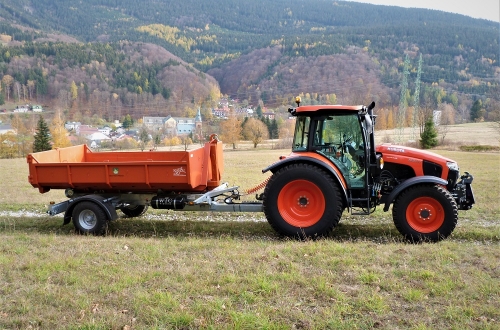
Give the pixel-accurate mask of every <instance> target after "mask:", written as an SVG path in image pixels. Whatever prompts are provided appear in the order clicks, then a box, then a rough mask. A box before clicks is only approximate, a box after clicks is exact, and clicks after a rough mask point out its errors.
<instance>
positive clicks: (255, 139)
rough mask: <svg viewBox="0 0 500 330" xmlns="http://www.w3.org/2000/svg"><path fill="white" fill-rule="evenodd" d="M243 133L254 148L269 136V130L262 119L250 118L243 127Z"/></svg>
mask: <svg viewBox="0 0 500 330" xmlns="http://www.w3.org/2000/svg"><path fill="white" fill-rule="evenodd" d="M243 135H244V136H246V137H247V138H248V139H250V141H252V143H253V147H254V148H257V145H258V144H260V143H262V141H264V140H265V139H268V138H269V130H268V129H267V126H266V124H264V123H263V122H262V121H260V120H258V119H255V118H250V119H248V121H247V122H246V123H245V126H244V127H243Z"/></svg>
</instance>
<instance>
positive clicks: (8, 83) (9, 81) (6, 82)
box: [2, 74, 14, 101]
mask: <svg viewBox="0 0 500 330" xmlns="http://www.w3.org/2000/svg"><path fill="white" fill-rule="evenodd" d="M13 83H14V78H12V76H11V75H8V74H6V75H4V76H3V78H2V84H3V85H4V86H5V93H6V94H7V101H10V87H11V86H12V84H13Z"/></svg>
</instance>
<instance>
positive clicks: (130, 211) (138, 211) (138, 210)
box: [120, 205, 148, 218]
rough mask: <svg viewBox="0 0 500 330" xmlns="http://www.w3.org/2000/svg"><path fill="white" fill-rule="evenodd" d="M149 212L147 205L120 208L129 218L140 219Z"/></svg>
mask: <svg viewBox="0 0 500 330" xmlns="http://www.w3.org/2000/svg"><path fill="white" fill-rule="evenodd" d="M147 210H148V206H147V205H124V206H121V207H120V211H122V213H123V214H125V215H126V216H127V217H129V218H135V217H140V216H141V215H143V214H144V213H146V211H147Z"/></svg>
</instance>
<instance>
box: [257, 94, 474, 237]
mask: <svg viewBox="0 0 500 330" xmlns="http://www.w3.org/2000/svg"><path fill="white" fill-rule="evenodd" d="M296 103H297V107H294V108H290V109H288V111H289V113H290V115H291V116H293V117H295V118H296V124H295V132H294V137H293V145H292V152H291V154H289V155H288V156H281V157H280V160H279V161H278V162H276V163H274V164H272V165H270V166H269V167H267V168H265V169H263V170H262V171H263V172H264V173H266V172H269V171H270V172H271V173H272V176H271V177H270V179H269V181H268V182H267V184H266V187H265V190H264V192H263V193H262V194H261V195H260V196H258V197H259V199H261V200H262V202H263V211H264V213H265V216H266V218H267V220H268V222H269V223H270V225H271V226H272V227H273V228H274V229H275V230H276V231H277V232H278V233H280V234H281V235H284V236H288V237H300V238H302V239H304V238H315V237H321V236H326V235H328V234H329V233H330V232H331V231H332V230H333V229H334V228H335V227H336V226H337V224H338V223H339V221H340V218H341V216H342V214H343V212H344V210H346V209H347V210H349V212H350V213H351V214H352V215H369V214H371V213H373V212H374V211H375V210H376V208H377V206H379V205H380V206H383V210H384V211H388V210H389V208H390V205H391V204H392V218H393V221H394V224H395V226H396V228H397V230H398V231H399V232H400V233H401V234H402V235H403V236H404V237H405V239H406V240H408V241H411V242H422V241H430V242H436V241H439V240H442V239H444V238H446V237H448V236H449V235H450V234H451V233H452V232H453V230H454V229H455V226H456V225H457V219H458V210H469V209H470V208H471V207H472V206H473V204H474V202H475V200H474V194H473V191H472V187H471V183H472V180H473V177H472V175H471V174H469V173H468V172H465V173H464V174H463V175H462V176H460V172H459V167H458V164H457V163H456V162H455V161H453V160H451V159H448V158H446V157H443V156H440V155H437V154H435V153H431V152H428V151H424V150H419V149H416V148H411V147H406V146H399V145H393V144H381V145H379V146H376V145H375V137H374V126H375V120H376V116H375V115H374V113H373V109H374V107H375V103H374V102H372V103H371V104H370V105H369V106H343V105H310V106H309V105H305V106H301V105H300V98H296Z"/></svg>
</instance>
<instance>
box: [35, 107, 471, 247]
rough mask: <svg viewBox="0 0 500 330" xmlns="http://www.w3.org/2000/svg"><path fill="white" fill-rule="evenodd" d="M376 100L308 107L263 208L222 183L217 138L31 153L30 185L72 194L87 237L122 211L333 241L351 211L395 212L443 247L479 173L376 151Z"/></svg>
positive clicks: (57, 209) (412, 236) (392, 150)
mask: <svg viewBox="0 0 500 330" xmlns="http://www.w3.org/2000/svg"><path fill="white" fill-rule="evenodd" d="M374 106H375V104H374V103H372V104H371V105H369V106H368V107H366V106H341V105H322V106H300V99H297V107H296V108H291V109H289V112H290V114H291V115H292V116H294V117H296V126H295V134H294V138H293V146H292V152H291V154H290V155H288V156H283V157H280V160H279V161H278V162H276V163H274V164H272V165H271V166H269V167H267V168H265V169H264V170H263V172H264V173H266V172H269V171H270V172H271V173H272V176H271V177H270V178H269V180H268V181H267V182H266V183H265V189H264V192H263V193H262V194H260V195H258V196H257V199H258V201H256V202H244V201H241V200H240V197H241V195H240V193H239V192H238V188H239V187H237V186H233V187H230V186H228V185H227V183H222V184H221V182H220V180H221V177H222V171H223V159H222V155H223V153H222V143H221V142H220V141H219V140H218V139H217V138H216V137H215V136H212V137H211V138H210V141H209V142H207V143H206V144H205V146H204V147H201V148H198V149H195V150H190V151H148V152H98V153H94V152H92V151H91V150H90V149H89V148H87V147H86V146H84V145H81V146H75V147H69V148H61V149H56V150H51V151H45V152H39V153H33V154H30V155H28V163H29V172H30V175H29V182H30V183H31V184H32V185H33V187H36V188H38V189H39V191H40V192H41V193H44V192H47V191H49V190H50V189H65V193H66V196H67V197H68V198H69V199H68V200H67V201H64V202H61V203H58V204H51V205H50V206H49V210H48V213H49V214H50V215H55V214H58V213H62V212H65V215H64V223H65V224H66V223H69V222H71V221H72V222H73V224H74V226H75V228H76V229H77V231H79V232H81V233H93V234H100V233H102V232H103V231H104V230H105V229H106V226H107V223H108V222H109V221H112V220H115V219H117V218H118V214H117V211H116V210H121V212H122V213H124V214H125V215H127V216H130V217H133V216H139V215H141V214H143V213H144V212H146V210H147V208H148V207H153V208H155V209H171V210H176V211H217V212H262V211H263V212H264V214H265V216H266V218H267V220H268V222H269V224H270V225H271V226H272V227H273V228H274V229H275V230H276V231H277V232H278V233H279V234H281V235H284V236H289V237H299V238H307V237H313V238H314V237H319V236H325V235H327V234H329V233H330V232H331V231H332V229H333V228H334V227H335V226H336V225H337V224H338V222H339V220H340V217H341V215H342V213H343V212H344V210H345V209H348V210H349V211H350V212H351V214H357V215H368V214H370V213H372V212H373V211H374V210H375V209H376V207H377V206H378V205H381V204H382V205H383V206H384V207H383V209H384V211H388V210H389V207H390V205H391V204H393V208H392V213H393V219H394V223H395V225H396V228H397V229H398V230H399V231H400V233H401V234H402V235H403V236H404V237H405V238H406V239H407V240H409V241H412V242H419V241H438V240H441V239H444V238H446V237H448V236H449V235H450V234H451V233H452V232H453V230H454V228H455V226H456V224H457V217H458V210H468V209H470V208H471V207H472V205H473V204H474V195H473V192H472V188H471V183H472V180H473V178H472V176H471V175H470V174H469V173H467V172H465V173H464V175H462V176H460V173H459V168H458V165H457V163H456V162H454V161H453V160H451V159H448V158H445V157H442V156H439V155H436V154H434V153H430V152H426V151H422V150H418V149H414V148H409V147H404V146H396V145H391V144H382V145H380V146H378V147H376V146H375V139H374V132H373V127H374V121H375V116H374V115H373V108H374Z"/></svg>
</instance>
